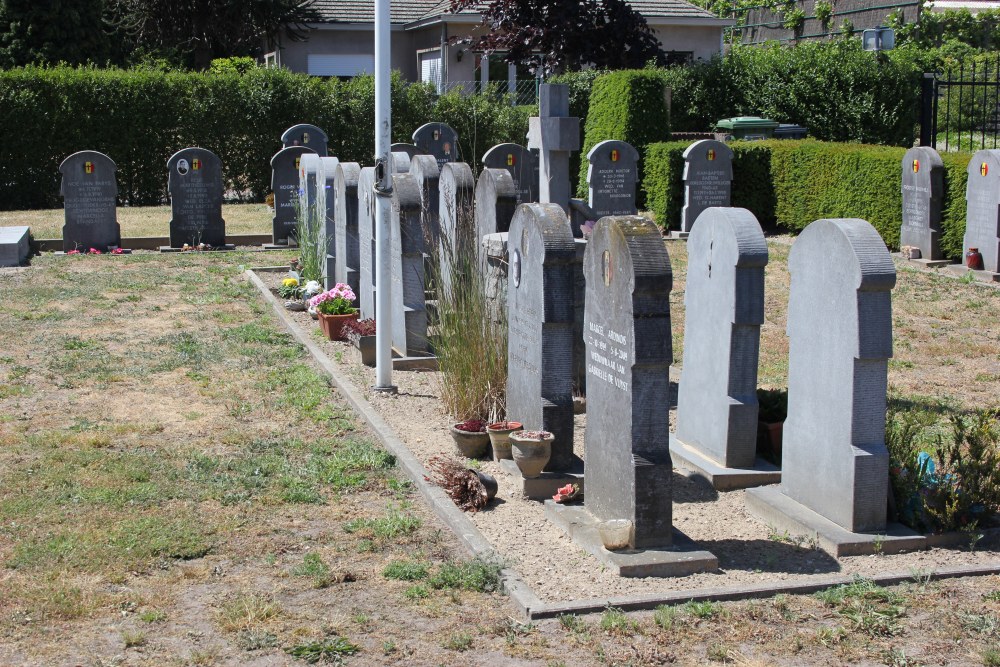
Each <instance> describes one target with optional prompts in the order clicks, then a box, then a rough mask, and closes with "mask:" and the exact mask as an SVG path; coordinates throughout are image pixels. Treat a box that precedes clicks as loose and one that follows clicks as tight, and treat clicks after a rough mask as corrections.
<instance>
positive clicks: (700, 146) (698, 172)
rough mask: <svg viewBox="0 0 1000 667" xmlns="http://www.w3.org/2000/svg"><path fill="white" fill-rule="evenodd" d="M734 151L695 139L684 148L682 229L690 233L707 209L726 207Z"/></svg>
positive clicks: (723, 145) (707, 141)
mask: <svg viewBox="0 0 1000 667" xmlns="http://www.w3.org/2000/svg"><path fill="white" fill-rule="evenodd" d="M732 184H733V150H732V149H731V148H730V147H729V146H727V145H726V144H724V143H722V142H721V141H715V140H713V139H703V140H702V141H696V142H694V143H693V144H691V145H690V146H688V147H687V149H686V150H685V151H684V208H683V209H681V232H682V233H690V232H691V229H692V228H693V227H694V223H695V220H697V219H698V216H699V215H701V212H702V211H704V210H705V209H706V208H711V207H713V206H729V200H730V194H731V191H732Z"/></svg>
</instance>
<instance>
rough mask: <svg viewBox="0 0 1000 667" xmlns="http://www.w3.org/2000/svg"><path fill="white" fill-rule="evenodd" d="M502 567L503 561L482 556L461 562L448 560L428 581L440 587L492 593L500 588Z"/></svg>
mask: <svg viewBox="0 0 1000 667" xmlns="http://www.w3.org/2000/svg"><path fill="white" fill-rule="evenodd" d="M502 569H503V564H502V563H500V562H498V561H492V560H485V559H482V558H473V559H472V560H468V561H464V562H461V563H456V562H452V561H448V562H445V563H442V564H441V566H440V568H438V571H437V572H436V573H435V574H434V575H433V576H432V577H431V578H430V580H429V581H428V582H427V583H429V584H430V585H431V586H432V587H434V588H438V589H442V588H448V589H456V590H465V591H476V592H479V593H492V592H493V591H497V590H500V583H501V580H500V571H501V570H502Z"/></svg>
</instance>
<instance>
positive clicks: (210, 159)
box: [167, 147, 222, 188]
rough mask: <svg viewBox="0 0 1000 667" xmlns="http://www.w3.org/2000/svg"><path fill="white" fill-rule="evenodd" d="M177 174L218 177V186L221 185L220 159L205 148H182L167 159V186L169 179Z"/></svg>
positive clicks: (168, 185)
mask: <svg viewBox="0 0 1000 667" xmlns="http://www.w3.org/2000/svg"><path fill="white" fill-rule="evenodd" d="M175 174H176V175H177V176H192V177H200V178H203V179H204V178H212V177H214V176H215V175H216V174H218V177H219V187H220V188H221V187H222V160H220V159H219V156H218V155H216V154H215V153H213V152H212V151H210V150H208V149H207V148H197V147H191V148H182V149H181V150H179V151H177V152H176V153H174V154H173V155H171V156H170V159H169V160H167V187H168V188H169V187H170V179H171V178H174V176H175Z"/></svg>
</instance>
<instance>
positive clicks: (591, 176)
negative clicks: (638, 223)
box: [587, 139, 639, 217]
mask: <svg viewBox="0 0 1000 667" xmlns="http://www.w3.org/2000/svg"><path fill="white" fill-rule="evenodd" d="M587 160H588V161H589V162H590V165H589V166H588V167H587V183H588V186H589V193H590V194H589V198H588V203H589V204H590V208H592V209H593V210H594V213H595V214H596V215H597V216H598V217H601V216H605V215H635V214H637V213H638V212H639V210H638V208H637V206H636V196H635V195H636V192H635V191H636V185H637V182H638V180H639V151H637V150H636V149H635V148H634V147H633V146H632V145H631V144H628V143H626V142H624V141H617V140H613V139H610V140H608V141H602V142H600V143H598V144H596V145H595V146H594V147H593V148H591V149H590V152H589V153H587Z"/></svg>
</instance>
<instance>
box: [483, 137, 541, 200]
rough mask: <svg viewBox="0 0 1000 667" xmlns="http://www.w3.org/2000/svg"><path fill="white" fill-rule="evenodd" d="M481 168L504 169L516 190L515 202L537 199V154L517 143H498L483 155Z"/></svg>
mask: <svg viewBox="0 0 1000 667" xmlns="http://www.w3.org/2000/svg"><path fill="white" fill-rule="evenodd" d="M483 169H505V170H507V172H508V173H510V176H511V178H512V179H514V187H515V189H516V192H517V203H518V204H527V203H529V202H534V201H538V156H537V155H535V153H534V152H533V151H529V150H528V149H527V148H525V147H524V146H521V145H518V144H498V145H496V146H494V147H493V148H491V149H489V150H488V151H486V153H485V154H484V155H483Z"/></svg>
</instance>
